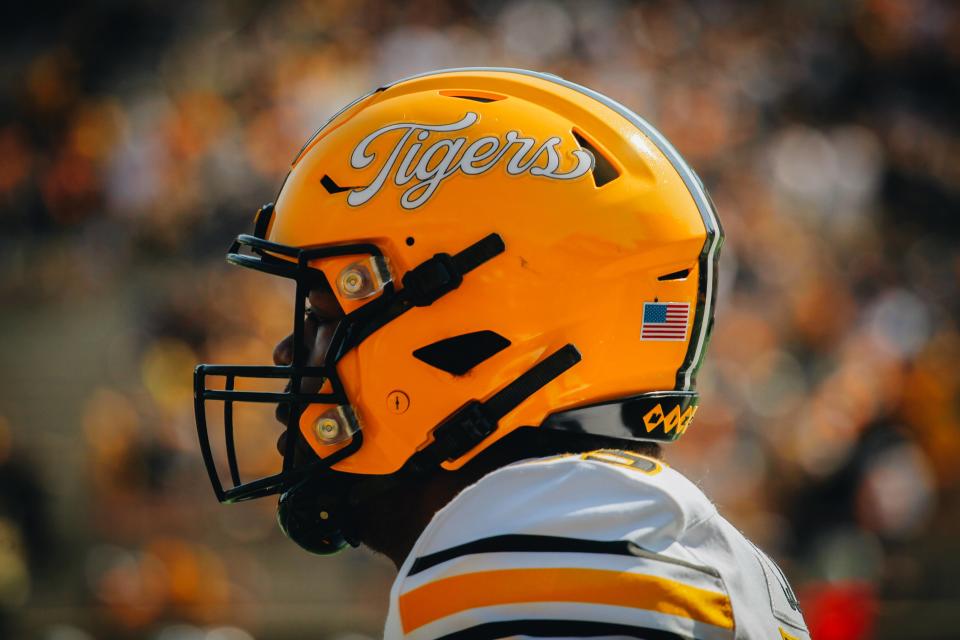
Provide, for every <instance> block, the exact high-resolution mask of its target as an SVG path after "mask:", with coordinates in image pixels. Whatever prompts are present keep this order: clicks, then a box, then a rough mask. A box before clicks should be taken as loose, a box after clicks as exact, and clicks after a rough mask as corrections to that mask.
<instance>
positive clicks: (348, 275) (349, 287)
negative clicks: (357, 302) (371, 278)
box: [340, 269, 365, 295]
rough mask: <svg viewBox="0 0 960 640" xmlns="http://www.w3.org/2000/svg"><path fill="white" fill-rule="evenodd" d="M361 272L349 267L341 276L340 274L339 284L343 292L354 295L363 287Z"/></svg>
mask: <svg viewBox="0 0 960 640" xmlns="http://www.w3.org/2000/svg"><path fill="white" fill-rule="evenodd" d="M364 281H365V279H364V277H363V274H362V273H360V271H359V270H358V269H350V270H348V271H345V272H344V273H343V275H342V276H340V285H341V288H342V289H343V292H344V293H345V294H348V295H356V294H357V293H359V292H360V290H361V289H363V285H364Z"/></svg>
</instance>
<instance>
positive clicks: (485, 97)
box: [440, 89, 507, 102]
mask: <svg viewBox="0 0 960 640" xmlns="http://www.w3.org/2000/svg"><path fill="white" fill-rule="evenodd" d="M440 95H442V96H447V97H448V98H460V99H461V100H473V101H474V102H497V101H498V100H503V99H504V98H506V97H507V96H503V95H500V94H499V93H490V92H488V91H458V90H455V89H454V90H447V91H441V92H440Z"/></svg>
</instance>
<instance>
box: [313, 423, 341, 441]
mask: <svg viewBox="0 0 960 640" xmlns="http://www.w3.org/2000/svg"><path fill="white" fill-rule="evenodd" d="M314 429H315V430H316V432H317V437H318V438H320V439H321V440H326V441H329V440H334V439H336V438H337V436H338V435H340V423H339V422H337V421H336V420H334V419H333V418H320V419H319V420H317V423H316V425H315V426H314Z"/></svg>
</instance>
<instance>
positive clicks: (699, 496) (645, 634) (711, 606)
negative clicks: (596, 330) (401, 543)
mask: <svg viewBox="0 0 960 640" xmlns="http://www.w3.org/2000/svg"><path fill="white" fill-rule="evenodd" d="M384 637H385V638H387V639H392V638H411V639H414V640H426V639H428V638H429V639H433V638H446V639H450V640H453V639H457V640H465V639H474V638H477V639H480V638H507V637H537V638H584V637H605V638H611V637H629V638H646V639H648V640H661V639H662V640H667V639H670V640H673V639H677V640H681V639H693V638H695V639H697V640H727V639H734V638H735V639H748V638H749V639H750V640H809V634H808V632H807V628H806V625H805V624H804V621H803V616H802V615H801V613H800V607H799V605H798V604H797V600H796V597H795V596H794V594H793V591H792V589H791V588H790V585H789V584H788V582H787V580H786V578H785V577H784V575H783V573H782V572H781V571H780V570H779V569H778V568H777V565H776V564H774V563H773V562H772V561H771V560H770V559H769V558H768V557H767V556H766V555H765V554H764V553H763V552H761V551H760V550H758V549H757V548H756V547H754V546H753V545H752V544H751V543H750V542H749V541H748V540H747V539H746V538H745V537H744V536H743V535H742V534H741V533H740V532H739V531H737V529H735V528H734V527H733V526H732V525H731V524H730V523H729V522H727V521H726V520H725V519H723V518H722V517H721V516H720V515H719V514H718V513H717V510H716V508H715V507H714V506H713V504H712V503H711V502H710V501H709V500H708V499H707V498H706V497H705V496H704V495H703V493H702V492H701V491H700V490H699V489H698V488H697V487H696V486H695V485H694V484H693V483H691V482H690V481H689V480H687V479H686V478H685V477H683V476H682V475H680V474H679V473H677V472H676V471H674V470H673V469H671V468H669V467H668V466H666V465H664V464H663V463H661V462H658V461H655V460H652V459H649V458H645V457H642V456H638V455H636V454H632V453H624V452H620V451H598V452H594V453H589V454H583V455H569V456H560V457H555V458H543V459H536V460H528V461H524V462H519V463H516V464H513V465H510V466H507V467H504V468H502V469H498V470H497V471H495V472H493V473H491V474H489V475H487V476H484V477H483V478H482V479H481V480H480V481H479V482H477V483H476V484H474V485H473V486H471V487H469V488H467V489H465V490H464V491H463V492H462V493H460V495H458V496H457V497H456V498H455V499H454V500H452V501H451V502H450V504H448V505H447V506H446V507H444V508H443V509H442V510H441V511H439V512H438V513H437V514H436V516H434V518H433V520H431V522H430V524H429V525H428V526H427V528H426V529H425V530H424V532H423V533H422V534H421V536H420V538H419V539H418V540H417V542H416V544H415V545H414V547H413V549H412V551H411V552H410V555H409V557H407V559H406V561H405V562H404V564H403V566H402V567H401V569H400V573H399V575H398V576H397V579H396V581H395V582H394V584H393V588H392V590H391V593H390V612H389V614H388V617H387V623H386V629H385V630H384Z"/></svg>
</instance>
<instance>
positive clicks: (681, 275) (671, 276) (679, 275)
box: [657, 269, 690, 281]
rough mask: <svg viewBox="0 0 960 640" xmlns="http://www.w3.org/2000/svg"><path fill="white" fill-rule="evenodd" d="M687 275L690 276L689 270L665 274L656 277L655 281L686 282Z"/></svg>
mask: <svg viewBox="0 0 960 640" xmlns="http://www.w3.org/2000/svg"><path fill="white" fill-rule="evenodd" d="M688 275H690V269H681V270H680V271H674V272H673V273H665V274H663V275H662V276H657V280H660V281H663V280H686V279H687V276H688Z"/></svg>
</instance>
